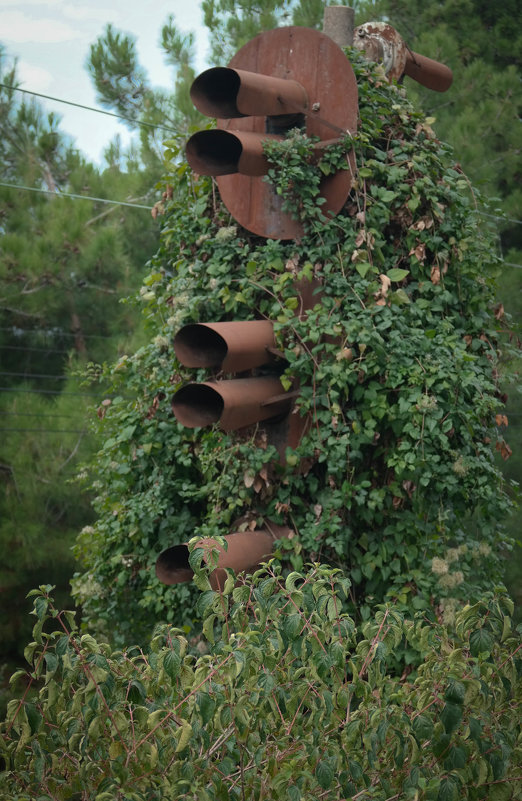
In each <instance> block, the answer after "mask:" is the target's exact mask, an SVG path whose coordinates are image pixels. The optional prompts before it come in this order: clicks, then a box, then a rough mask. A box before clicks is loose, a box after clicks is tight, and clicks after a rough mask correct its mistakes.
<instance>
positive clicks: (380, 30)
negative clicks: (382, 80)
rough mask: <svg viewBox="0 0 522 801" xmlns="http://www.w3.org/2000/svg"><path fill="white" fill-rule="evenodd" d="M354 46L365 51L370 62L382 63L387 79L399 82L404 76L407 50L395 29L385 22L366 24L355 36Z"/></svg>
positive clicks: (356, 31)
mask: <svg viewBox="0 0 522 801" xmlns="http://www.w3.org/2000/svg"><path fill="white" fill-rule="evenodd" d="M353 46H354V47H355V49H356V50H362V51H364V53H365V55H366V58H367V59H368V60H369V61H376V62H378V63H381V64H382V65H383V67H384V71H385V73H386V75H387V77H388V78H389V79H390V80H391V79H395V80H397V81H398V80H399V78H401V77H402V76H403V75H404V68H405V66H406V57H407V49H406V45H405V43H404V41H403V40H402V38H401V37H400V36H399V34H398V33H397V31H396V30H395V28H392V26H391V25H387V23H385V22H365V23H364V25H359V26H358V27H357V28H356V29H355V31H354V35H353Z"/></svg>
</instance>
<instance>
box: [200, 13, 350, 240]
mask: <svg viewBox="0 0 522 801" xmlns="http://www.w3.org/2000/svg"><path fill="white" fill-rule="evenodd" d="M218 69H219V70H220V72H219V73H217V74H216V75H215V76H213V75H210V76H209V75H207V76H206V77H205V78H204V80H203V81H202V83H201V84H199V86H196V90H195V91H196V96H197V98H198V103H200V104H201V105H200V107H201V108H206V109H207V110H208V111H210V110H212V111H213V112H217V111H219V109H220V108H222V109H223V111H220V112H219V113H221V114H222V115H223V116H221V117H219V118H218V121H217V125H218V130H220V131H227V132H229V133H230V134H232V136H233V137H235V141H234V140H233V139H231V140H229V144H230V146H231V150H232V152H233V156H234V158H233V159H232V160H231V159H229V161H228V164H229V168H231V170H232V173H231V174H224V171H223V169H222V168H221V167H220V166H218V167H217V169H218V170H219V172H213V173H209V172H207V173H206V174H214V175H217V176H218V177H217V182H218V186H219V190H220V193H221V197H222V199H223V202H224V203H225V205H226V207H227V208H228V210H229V211H230V213H231V214H232V216H233V217H234V218H235V219H236V220H237V221H238V222H239V223H240V224H241V225H243V226H244V227H245V228H246V229H248V230H249V231H252V232H253V233H255V234H259V235H261V236H266V237H270V238H273V239H293V238H297V237H299V236H301V234H302V226H301V224H300V223H299V222H297V221H296V220H294V219H293V218H292V217H291V216H290V214H288V213H287V212H283V211H282V208H281V207H282V199H281V197H280V196H279V195H276V193H275V192H274V191H273V190H272V188H271V187H270V186H269V184H267V183H266V182H265V181H264V180H263V178H262V177H261V175H260V174H259V173H254V174H252V172H251V174H250V175H248V174H243V170H246V169H250V170H253V169H256V170H257V169H260V166H259V159H258V155H253V156H252V155H251V153H252V152H253V151H251V146H252V148H253V149H254V150H256V149H257V153H258V145H257V144H256V143H257V142H259V137H261V139H263V138H267V134H270V133H272V134H283V133H285V132H286V130H290V129H291V128H293V127H301V128H302V129H303V130H304V131H305V132H306V134H307V135H308V136H317V137H318V138H319V139H320V140H321V141H324V140H331V139H332V137H333V136H336V137H339V136H343V135H345V134H346V133H354V132H355V130H356V127H357V117H358V101H357V83H356V80H355V75H354V73H353V70H352V67H351V65H350V62H349V61H348V59H347V58H346V56H345V54H344V53H343V51H342V50H341V48H340V47H338V46H337V45H336V44H335V42H333V41H332V39H330V38H329V37H328V36H325V35H324V34H322V33H320V32H319V31H315V30H311V29H309V28H297V27H289V28H276V29H275V30H272V31H267V32H266V33H262V34H260V35H259V36H256V37H255V39H252V40H251V41H250V42H248V43H247V44H246V45H245V46H244V47H243V48H241V50H240V51H239V52H238V53H237V54H236V55H235V56H234V58H233V59H232V61H231V62H230V64H229V66H228V68H218ZM221 69H224V72H221ZM252 74H254V75H255V76H256V78H255V79H254V78H252V77H251V76H252ZM220 75H221V77H222V79H223V84H224V85H223V93H221V88H220V81H219V80H215V78H216V77H217V78H219V76H220ZM203 76H205V73H203ZM203 76H200V78H202V77H203ZM243 76H246V77H245V78H243ZM274 79H275V81H274ZM199 80H200V79H199V78H198V79H196V83H197V82H198V81H199ZM205 84H206V88H205ZM277 87H282V88H285V92H284V93H283V94H281V95H280V96H279V95H278V91H279V90H278V89H277ZM209 88H210V90H211V91H210V95H211V96H210V97H206V98H203V99H202V98H201V95H202V94H203V89H204V90H205V92H208V91H209ZM216 93H217V95H218V97H216ZM265 93H266V97H265ZM221 94H222V95H223V96H220V95H221ZM245 113H247V114H248V116H236V117H231V116H230V115H232V114H234V115H235V114H239V115H244V114H245ZM207 133H212V132H207ZM243 134H257V135H258V136H257V138H255V139H251V140H250V142H251V145H250V143H249V142H247V140H246V139H242V138H241V137H242V135H243ZM206 138H207V139H208V141H209V142H210V141H211V140H210V139H209V138H208V137H206ZM201 141H204V140H200V145H201ZM216 142H217V139H216ZM222 144H226V142H225V139H223V140H222ZM212 147H214V146H213V145H212ZM213 152H214V153H216V149H215V148H214V150H213ZM201 155H202V154H201V150H200V158H201ZM190 158H192V155H191V156H190ZM241 159H243V162H242V164H240V163H239V162H240V160H241ZM214 161H215V162H219V161H220V159H219V157H217V156H216V157H214ZM348 161H349V165H350V169H347V170H339V172H337V173H336V174H335V175H331V176H328V177H326V178H325V179H324V180H323V181H322V184H321V194H322V196H323V197H324V198H325V200H326V203H325V204H324V205H323V209H324V211H325V212H330V213H331V214H336V213H337V212H338V211H340V209H341V208H342V206H343V205H344V202H345V200H346V198H347V196H348V193H349V191H350V188H351V185H352V182H353V158H352V159H351V160H348ZM247 165H249V166H247ZM252 165H254V166H252ZM202 166H203V165H202V163H201V161H200V167H202ZM194 168H195V169H196V167H194ZM265 169H266V167H265Z"/></svg>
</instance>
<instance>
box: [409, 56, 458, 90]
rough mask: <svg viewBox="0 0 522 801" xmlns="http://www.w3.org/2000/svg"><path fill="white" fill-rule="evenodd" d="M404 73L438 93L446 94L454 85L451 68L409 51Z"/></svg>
mask: <svg viewBox="0 0 522 801" xmlns="http://www.w3.org/2000/svg"><path fill="white" fill-rule="evenodd" d="M404 72H405V74H406V75H407V76H408V77H409V78H413V80H414V81H417V83H420V84H422V86H425V87H426V89H434V90H435V91H436V92H446V91H447V90H448V89H449V88H450V86H451V84H452V83H453V73H452V71H451V70H450V68H449V67H447V66H446V65H445V64H440V63H439V62H438V61H433V59H431V58H427V57H426V56H421V55H419V54H418V53H414V52H413V51H412V50H409V51H408V58H407V59H406V67H405V68H404Z"/></svg>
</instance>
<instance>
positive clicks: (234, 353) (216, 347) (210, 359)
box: [174, 320, 276, 373]
mask: <svg viewBox="0 0 522 801" xmlns="http://www.w3.org/2000/svg"><path fill="white" fill-rule="evenodd" d="M275 344H276V343H275V339H274V324H273V323H271V322H270V321H269V320H248V321H246V322H228V323H193V324H190V325H185V326H183V328H181V329H180V331H178V333H177V334H176V336H175V338H174V352H175V354H176V356H177V358H178V360H179V361H180V362H181V364H183V365H184V366H185V367H218V368H220V369H221V370H223V371H224V372H225V373H242V372H243V371H244V370H251V369H253V368H254V367H261V365H263V364H267V363H268V362H270V361H272V358H273V357H272V356H271V354H270V351H269V350H268V348H272V349H273V348H275Z"/></svg>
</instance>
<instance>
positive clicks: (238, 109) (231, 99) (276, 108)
mask: <svg viewBox="0 0 522 801" xmlns="http://www.w3.org/2000/svg"><path fill="white" fill-rule="evenodd" d="M190 97H191V99H192V102H193V103H194V105H195V106H196V108H197V109H198V110H199V111H201V113H202V114H205V116H207V117H217V118H220V119H231V118H234V117H250V116H258V117H272V116H277V115H280V114H295V113H296V112H301V111H303V110H305V109H306V108H307V107H308V98H307V95H306V90H305V88H304V87H303V86H302V85H301V84H300V83H299V82H298V81H294V80H290V79H286V78H274V77H272V76H271V75H260V74H258V73H257V72H248V71H247V70H234V69H231V68H230V67H214V68H213V69H209V70H205V72H202V73H201V75H198V77H197V78H196V80H195V81H194V83H193V84H192V86H191V88H190Z"/></svg>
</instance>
